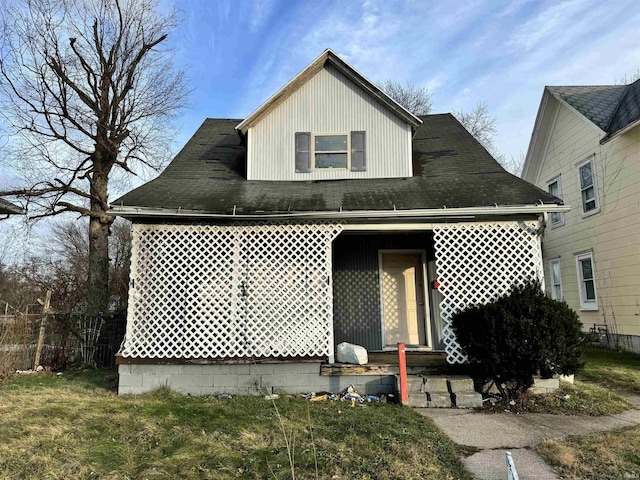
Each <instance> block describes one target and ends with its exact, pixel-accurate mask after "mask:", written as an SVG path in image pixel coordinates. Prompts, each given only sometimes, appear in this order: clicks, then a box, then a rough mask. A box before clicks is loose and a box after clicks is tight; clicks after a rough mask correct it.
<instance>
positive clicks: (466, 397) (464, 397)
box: [451, 390, 482, 408]
mask: <svg viewBox="0 0 640 480" xmlns="http://www.w3.org/2000/svg"><path fill="white" fill-rule="evenodd" d="M451 397H452V398H453V403H454V405H455V406H456V408H480V407H482V394H481V393H478V392H476V391H473V390H469V391H466V392H465V391H463V392H456V393H452V394H451Z"/></svg>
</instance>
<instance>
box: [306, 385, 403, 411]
mask: <svg viewBox="0 0 640 480" xmlns="http://www.w3.org/2000/svg"><path fill="white" fill-rule="evenodd" d="M301 396H302V398H305V399H307V400H309V401H310V402H327V401H328V402H337V401H343V402H350V403H351V406H355V405H356V403H359V404H364V403H386V402H387V398H393V395H392V394H389V395H361V394H359V393H358V392H357V391H356V388H355V387H354V386H353V385H349V386H348V387H347V388H345V389H344V390H342V392H340V393H337V394H336V393H328V392H309V393H305V394H303V395H301Z"/></svg>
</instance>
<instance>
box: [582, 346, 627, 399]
mask: <svg viewBox="0 0 640 480" xmlns="http://www.w3.org/2000/svg"><path fill="white" fill-rule="evenodd" d="M584 359H585V360H586V365H585V367H584V369H583V370H582V371H581V372H580V374H579V376H580V377H581V378H584V379H585V380H589V381H592V382H597V383H601V384H603V385H606V386H608V387H612V388H616V389H620V390H626V391H628V392H634V393H640V355H638V354H634V353H629V352H616V351H614V350H609V349H605V348H596V347H591V348H588V349H587V350H586V351H585V355H584Z"/></svg>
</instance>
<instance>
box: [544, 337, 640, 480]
mask: <svg viewBox="0 0 640 480" xmlns="http://www.w3.org/2000/svg"><path fill="white" fill-rule="evenodd" d="M585 360H586V362H587V363H586V365H585V368H584V370H583V371H582V372H580V378H582V379H584V380H588V381H591V382H597V383H599V384H601V385H603V386H606V387H609V388H613V389H615V390H617V391H618V392H619V393H621V394H624V393H628V394H634V395H638V394H640V355H636V354H633V353H625V352H615V351H612V350H605V349H600V348H590V349H588V350H587V351H586V352H585ZM536 450H537V452H538V453H539V454H540V455H541V456H542V457H543V458H544V459H545V460H546V461H547V462H548V463H549V464H550V465H552V466H553V467H554V469H555V470H556V472H558V474H560V475H561V476H562V478H565V479H571V480H581V479H587V478H589V479H590V478H593V479H605V480H606V479H611V480H614V479H624V478H640V426H636V427H631V428H627V429H624V430H617V431H612V432H608V433H599V434H593V435H584V436H576V437H567V438H564V439H560V440H549V441H546V442H544V443H542V444H541V445H539V446H538V447H537V448H536Z"/></svg>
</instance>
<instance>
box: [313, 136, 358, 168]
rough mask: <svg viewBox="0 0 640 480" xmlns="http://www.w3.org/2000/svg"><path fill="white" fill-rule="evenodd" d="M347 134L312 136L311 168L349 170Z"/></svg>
mask: <svg viewBox="0 0 640 480" xmlns="http://www.w3.org/2000/svg"><path fill="white" fill-rule="evenodd" d="M349 151H350V148H349V134H347V133H344V134H343V133H338V134H333V133H316V134H315V135H314V136H313V168H316V169H318V168H342V169H347V168H349Z"/></svg>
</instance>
